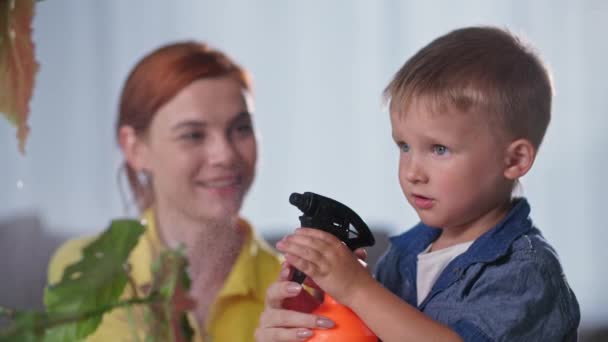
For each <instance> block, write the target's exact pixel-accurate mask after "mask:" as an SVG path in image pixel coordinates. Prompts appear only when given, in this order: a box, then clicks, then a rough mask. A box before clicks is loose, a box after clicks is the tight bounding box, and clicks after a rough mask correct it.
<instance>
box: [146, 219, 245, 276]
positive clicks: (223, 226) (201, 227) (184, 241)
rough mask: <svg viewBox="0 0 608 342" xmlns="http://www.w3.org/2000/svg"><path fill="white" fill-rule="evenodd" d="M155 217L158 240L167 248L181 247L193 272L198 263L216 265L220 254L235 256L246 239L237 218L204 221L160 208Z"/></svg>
mask: <svg viewBox="0 0 608 342" xmlns="http://www.w3.org/2000/svg"><path fill="white" fill-rule="evenodd" d="M154 214H155V220H156V230H157V234H158V237H159V239H160V241H161V242H162V243H163V244H164V245H165V246H167V247H169V248H177V247H178V246H180V245H183V246H184V247H185V248H186V255H187V257H188V259H189V261H190V267H191V269H192V271H194V269H193V268H197V264H199V263H200V262H201V260H207V261H210V262H214V263H215V262H216V261H217V258H219V257H221V255H225V254H226V253H229V254H234V251H235V250H237V251H238V250H240V247H241V246H242V244H243V242H244V238H245V237H246V231H245V230H244V229H243V228H242V227H240V225H239V223H238V217H236V216H235V217H231V218H229V219H226V220H221V221H220V220H217V221H212V220H203V219H196V218H191V217H188V216H186V215H184V214H183V213H181V212H176V211H174V210H171V209H166V208H159V207H156V208H155V209H154Z"/></svg>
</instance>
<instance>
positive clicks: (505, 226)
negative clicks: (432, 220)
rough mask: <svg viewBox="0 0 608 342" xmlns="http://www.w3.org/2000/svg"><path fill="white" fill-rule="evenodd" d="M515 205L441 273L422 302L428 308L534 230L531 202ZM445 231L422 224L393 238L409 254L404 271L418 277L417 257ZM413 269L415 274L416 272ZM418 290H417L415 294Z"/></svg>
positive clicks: (399, 247)
mask: <svg viewBox="0 0 608 342" xmlns="http://www.w3.org/2000/svg"><path fill="white" fill-rule="evenodd" d="M513 201H514V205H513V208H511V210H510V211H509V213H508V214H507V216H505V217H504V218H503V219H502V220H501V221H500V222H499V223H498V224H497V225H496V226H494V227H493V228H492V229H490V230H489V231H487V232H485V233H484V234H483V235H481V236H480V237H479V238H477V240H475V242H474V243H473V244H472V245H471V247H469V249H468V250H467V251H466V252H465V253H463V254H461V255H460V256H458V257H456V258H455V259H454V260H452V262H451V263H450V264H449V265H448V266H447V267H446V268H445V270H444V271H443V272H442V273H441V275H440V276H439V278H438V279H437V281H436V282H435V285H434V286H433V288H432V290H431V293H430V294H429V295H428V296H427V298H426V299H425V300H424V302H422V303H421V304H420V309H422V308H424V306H425V305H426V303H427V302H428V300H429V299H430V298H431V297H433V296H434V295H435V294H436V293H438V292H440V291H442V290H444V289H445V288H447V287H448V286H450V285H451V284H453V283H454V282H455V281H457V280H458V279H459V278H460V277H461V276H462V275H463V273H464V271H465V270H466V268H467V267H469V266H470V265H473V264H476V263H490V262H493V261H495V260H497V259H499V258H500V257H502V256H504V255H506V254H507V253H508V252H509V248H510V247H511V245H512V243H513V241H515V240H516V239H517V238H519V237H520V236H522V235H524V234H526V233H527V232H528V231H529V230H531V229H532V221H531V219H530V218H529V214H530V205H529V204H528V201H527V200H526V199H525V198H516V199H514V200H513ZM440 234H441V229H437V228H433V227H430V226H427V225H425V224H424V223H422V222H421V223H419V224H418V225H416V226H415V227H414V228H413V229H411V230H409V231H408V232H406V233H404V234H401V235H399V236H395V237H391V238H390V241H391V244H393V245H394V246H395V247H396V248H397V249H398V250H400V251H402V253H404V254H407V257H406V258H405V260H404V261H405V262H404V263H403V264H402V265H401V266H400V270H399V271H400V272H401V273H403V276H406V277H408V278H409V279H416V277H415V275H416V269H417V257H418V254H420V253H421V252H422V251H423V250H424V249H426V247H428V245H429V244H431V243H432V242H433V241H435V240H436V239H437V238H438V237H439V235H440ZM412 272H413V274H412ZM415 293H416V291H413V295H414V296H415ZM408 302H410V303H416V302H417V300H416V298H409V299H408Z"/></svg>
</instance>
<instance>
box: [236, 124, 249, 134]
mask: <svg viewBox="0 0 608 342" xmlns="http://www.w3.org/2000/svg"><path fill="white" fill-rule="evenodd" d="M236 131H237V132H239V133H241V134H247V133H251V132H253V126H252V125H251V124H244V125H238V126H236Z"/></svg>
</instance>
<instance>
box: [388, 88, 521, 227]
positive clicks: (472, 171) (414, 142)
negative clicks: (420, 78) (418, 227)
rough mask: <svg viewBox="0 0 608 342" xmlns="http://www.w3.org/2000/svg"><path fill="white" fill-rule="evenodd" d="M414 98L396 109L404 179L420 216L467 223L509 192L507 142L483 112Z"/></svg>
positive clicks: (443, 223) (438, 222) (432, 222)
mask: <svg viewBox="0 0 608 342" xmlns="http://www.w3.org/2000/svg"><path fill="white" fill-rule="evenodd" d="M429 103H430V102H428V101H426V100H424V98H421V99H419V100H417V101H414V103H413V104H411V105H410V106H409V107H408V108H406V110H405V111H403V112H395V111H392V113H391V126H392V131H393V138H394V140H395V142H396V143H397V145H398V146H399V150H400V151H399V153H400V158H399V182H400V184H401V189H402V190H403V193H404V194H405V197H406V198H407V200H408V202H409V203H410V204H411V205H412V207H414V209H415V210H416V212H417V213H418V215H419V216H420V219H421V220H422V221H423V222H424V223H425V224H427V225H429V226H432V227H437V228H444V229H449V228H468V227H470V226H471V225H474V224H476V223H478V222H479V220H483V217H484V215H486V214H487V213H488V212H491V211H492V209H493V208H496V207H498V206H500V205H501V204H502V203H503V202H504V200H505V196H510V193H511V186H512V181H510V180H508V179H506V178H505V176H504V170H505V168H506V166H505V162H504V161H505V153H506V149H507V146H508V142H507V141H506V140H505V139H501V138H498V137H496V135H495V134H493V133H494V132H493V130H494V129H491V128H490V127H491V126H490V125H489V124H488V123H487V120H484V118H483V116H482V114H478V113H462V112H460V111H458V110H456V109H455V108H454V107H451V106H445V107H446V108H443V109H442V110H441V112H440V111H439V110H435V111H432V110H431V106H429Z"/></svg>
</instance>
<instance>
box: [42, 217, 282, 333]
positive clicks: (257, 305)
mask: <svg viewBox="0 0 608 342" xmlns="http://www.w3.org/2000/svg"><path fill="white" fill-rule="evenodd" d="M142 223H144V224H145V225H146V231H145V233H144V234H143V235H142V237H141V238H140V240H139V242H138V244H137V245H136V246H135V248H134V249H133V251H132V252H131V254H130V255H129V262H130V263H131V266H132V273H131V274H132V277H133V279H134V280H135V284H136V285H137V286H138V287H140V286H142V285H144V284H148V283H150V280H151V271H150V266H151V264H152V262H153V260H154V259H155V258H156V256H157V255H158V254H159V251H160V250H161V249H162V248H164V247H163V246H162V245H161V243H160V240H159V238H158V235H157V231H156V224H155V220H154V214H153V211H152V210H148V211H146V212H145V213H144V215H143V219H142ZM239 224H241V225H243V226H244V227H245V228H247V230H248V231H249V234H248V236H247V238H246V241H245V243H244V244H243V247H242V249H241V252H240V254H239V256H238V258H237V260H236V262H235V264H234V267H233V268H232V270H231V272H230V274H229V275H228V278H227V279H226V282H225V283H224V286H223V288H222V289H221V290H220V292H219V295H218V297H217V298H216V301H215V303H214V304H213V305H212V307H211V309H210V312H209V319H208V321H207V326H206V329H205V331H206V332H205V333H202V332H201V331H200V327H198V326H197V324H196V323H195V322H196V321H195V320H194V319H193V317H192V316H190V317H189V320H190V323H191V325H192V326H193V328H194V330H195V335H194V339H193V341H197V342H202V341H205V342H224V341H226V342H241V341H243V342H247V341H254V336H253V334H254V331H255V328H256V326H257V324H258V319H259V316H260V314H261V312H262V310H263V309H264V297H265V295H266V288H267V287H268V286H269V285H270V284H271V283H272V282H274V281H275V280H276V278H277V276H278V273H279V271H280V268H281V265H280V259H279V256H278V255H277V254H276V253H275V252H274V251H273V250H272V249H271V248H270V247H269V246H268V245H267V244H266V243H265V242H264V241H263V240H261V239H258V238H256V237H255V235H254V232H253V229H252V228H251V226H250V225H249V223H247V222H246V221H245V220H242V219H241V220H240V221H239ZM93 240H94V238H82V239H74V240H70V241H68V242H66V243H65V244H64V245H62V246H61V247H60V248H59V249H58V250H57V251H56V252H55V254H54V255H53V257H52V259H51V262H50V264H49V272H48V274H49V283H50V284H53V283H55V282H57V281H59V280H60V279H61V276H62V275H63V270H64V269H65V267H66V266H68V265H69V264H71V263H74V262H76V261H78V260H79V259H80V258H81V251H82V248H84V247H85V246H86V245H88V244H89V243H91V242H92V241H93ZM130 296H131V290H130V288H129V287H128V286H127V287H126V289H125V292H124V293H123V297H124V298H127V297H130ZM134 316H135V319H137V315H134V314H133V311H132V312H131V313H130V314H129V312H127V310H126V309H116V310H113V311H112V312H110V313H108V314H105V315H104V316H103V320H102V322H101V325H100V326H99V327H98V328H97V330H96V331H95V332H94V333H93V334H91V335H90V336H89V337H88V338H87V341H89V342H91V341H104V342H105V341H132V340H133V336H132V334H133V332H132V330H131V329H130V328H129V323H128V320H129V319H134V318H133V317H134ZM139 334H141V332H139ZM203 337H204V338H203Z"/></svg>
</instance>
